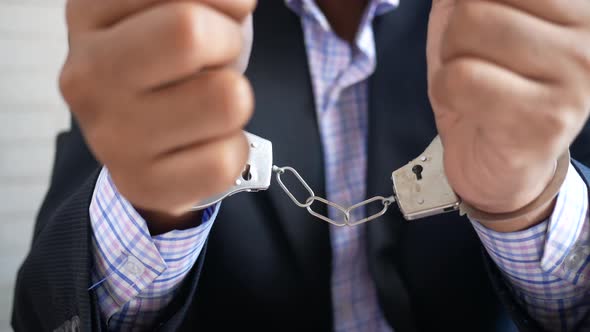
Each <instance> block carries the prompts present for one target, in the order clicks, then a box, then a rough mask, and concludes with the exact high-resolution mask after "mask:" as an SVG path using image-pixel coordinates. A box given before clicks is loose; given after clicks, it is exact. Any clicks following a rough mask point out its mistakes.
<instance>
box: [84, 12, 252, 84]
mask: <svg viewBox="0 0 590 332" xmlns="http://www.w3.org/2000/svg"><path fill="white" fill-rule="evenodd" d="M241 34H242V32H241V27H240V25H239V24H237V23H235V22H234V21H233V20H231V19H229V18H228V17H227V16H224V15H223V14H220V13H219V12H217V11H215V10H213V9H211V8H209V7H207V6H203V5H199V4H190V3H173V4H168V5H165V6H161V7H160V8H158V9H157V10H156V9H152V10H148V11H145V12H143V13H141V14H138V15H136V16H134V17H132V18H130V19H129V20H126V21H124V22H123V23H121V24H119V25H116V26H114V27H113V28H111V29H109V30H108V31H106V32H104V33H103V34H102V35H101V36H100V38H101V41H100V42H99V43H95V46H94V49H93V50H92V51H91V52H92V53H93V56H95V57H96V58H97V60H96V62H97V63H98V65H97V67H98V73H97V75H106V76H107V78H108V79H109V80H110V81H111V82H118V84H119V85H121V84H130V85H133V86H136V87H137V88H139V89H142V88H143V89H152V88H156V87H159V86H161V85H164V84H166V83H169V82H173V81H176V80H179V79H182V78H186V77H187V76H190V75H192V74H193V73H195V72H197V71H199V70H200V69H202V68H205V67H217V66H222V65H225V64H229V63H231V62H233V61H234V60H235V59H236V58H237V57H238V55H239V54H240V51H241V45H242V37H241ZM110 45H116V47H109V46H110Z"/></svg>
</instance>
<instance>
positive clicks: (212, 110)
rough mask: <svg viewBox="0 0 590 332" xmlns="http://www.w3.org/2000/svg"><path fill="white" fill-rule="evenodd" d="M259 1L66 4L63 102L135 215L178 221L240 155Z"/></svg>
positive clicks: (237, 166)
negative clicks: (137, 212)
mask: <svg viewBox="0 0 590 332" xmlns="http://www.w3.org/2000/svg"><path fill="white" fill-rule="evenodd" d="M254 7H255V0H199V1H197V0H194V1H189V0H187V1H181V0H178V1H171V0H134V1H121V0H100V1H96V0H69V1H68V3H67V22H68V30H69V41H70V51H69V55H68V57H67V60H66V62H65V64H64V66H63V70H62V73H61V77H60V88H61V92H62V94H63V96H64V99H65V100H66V102H67V103H68V104H69V106H70V109H71V111H72V113H73V114H74V116H75V117H76V119H77V121H78V123H79V124H80V128H81V130H82V133H83V135H84V138H85V139H86V141H87V143H88V145H89V147H90V149H91V150H92V152H93V154H94V155H95V157H96V158H97V159H98V160H99V161H100V162H101V163H103V164H104V165H105V166H106V167H107V168H108V170H109V172H110V174H111V177H112V179H113V181H114V183H115V184H116V186H117V188H118V190H119V191H120V192H121V193H122V194H123V196H125V198H127V199H128V200H129V201H130V202H131V203H132V204H133V205H134V206H135V207H136V208H138V209H140V210H146V211H150V212H151V211H153V212H156V213H161V214H165V215H173V216H174V215H182V214H183V213H185V212H187V211H189V210H190V208H191V206H192V205H193V204H194V203H196V202H198V201H199V200H201V199H204V198H206V197H209V196H211V195H214V194H216V193H218V192H221V191H223V190H225V189H227V188H229V187H230V186H231V185H232V183H233V181H234V180H235V178H236V177H237V176H238V175H239V174H240V171H241V169H242V168H243V166H244V165H245V163H246V160H247V157H248V145H247V141H246V138H245V136H244V134H243V133H242V128H243V127H244V125H245V124H246V122H247V121H248V119H249V117H250V115H251V112H252V109H253V96H252V92H251V88H250V85H249V83H248V82H247V81H246V79H245V78H244V77H243V76H242V72H243V71H244V69H245V66H246V63H247V61H248V57H249V53H250V44H251V40H252V26H251V19H250V17H251V15H250V14H251V12H252V11H253V9H254Z"/></svg>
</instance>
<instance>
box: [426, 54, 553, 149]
mask: <svg viewBox="0 0 590 332" xmlns="http://www.w3.org/2000/svg"><path fill="white" fill-rule="evenodd" d="M432 91H433V93H432V98H433V99H434V104H436V105H438V107H437V108H436V109H435V114H436V115H437V117H441V116H442V117H444V116H447V114H445V113H455V114H456V115H458V116H459V117H462V119H463V120H464V121H466V122H469V123H471V124H473V126H475V127H478V128H482V130H483V131H484V132H485V135H487V136H488V137H491V138H493V139H494V140H495V142H496V143H497V144H498V145H499V146H503V147H507V148H508V147H509V148H510V149H514V148H517V149H519V150H522V151H524V150H526V149H527V148H530V147H531V146H532V145H535V146H538V145H539V144H540V143H539V142H547V143H550V142H549V138H550V137H551V136H552V135H551V133H553V132H554V131H555V128H553V126H554V125H555V124H556V120H557V117H558V116H559V114H557V113H555V112H547V111H545V110H547V109H550V108H551V107H550V105H553V104H554V103H555V102H554V101H552V100H555V97H557V96H554V95H553V93H552V92H551V90H550V88H548V87H546V86H544V85H541V84H538V83H536V82H534V81H531V80H528V79H526V78H524V77H522V76H520V75H518V74H515V73H514V72H512V71H509V70H506V69H504V68H501V67H498V66H496V65H495V64H493V63H489V62H486V61H482V60H480V59H475V58H462V59H461V60H455V61H453V62H451V63H449V64H447V65H446V66H444V68H443V69H441V70H440V71H439V73H437V74H436V75H435V77H434V81H433V89H432ZM555 110H556V108H554V109H553V111H555ZM541 144H542V143H541ZM530 150H531V151H533V150H534V151H536V150H538V149H530Z"/></svg>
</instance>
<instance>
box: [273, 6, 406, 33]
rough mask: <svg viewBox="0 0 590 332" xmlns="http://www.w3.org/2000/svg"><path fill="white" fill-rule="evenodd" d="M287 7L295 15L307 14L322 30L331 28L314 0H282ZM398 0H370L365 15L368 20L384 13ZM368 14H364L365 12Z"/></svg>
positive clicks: (392, 8) (391, 8)
mask: <svg viewBox="0 0 590 332" xmlns="http://www.w3.org/2000/svg"><path fill="white" fill-rule="evenodd" d="M284 1H285V4H286V5H287V7H289V8H290V9H291V10H293V11H294V12H295V13H296V14H297V15H299V16H301V17H303V16H309V17H311V18H313V19H314V20H316V21H317V22H318V23H319V24H320V25H321V26H322V28H323V29H324V30H331V28H330V24H329V23H328V20H327V19H326V16H324V14H323V13H322V11H321V10H320V8H319V7H318V6H317V4H316V1H315V0H284ZM399 2H400V0H370V1H369V3H368V4H367V12H366V13H365V16H368V17H366V18H367V19H368V20H369V21H370V20H372V19H373V18H374V17H375V16H379V15H382V14H385V13H387V12H389V11H391V10H394V9H395V8H397V7H398V6H399ZM367 13H368V14H369V15H366V14H367Z"/></svg>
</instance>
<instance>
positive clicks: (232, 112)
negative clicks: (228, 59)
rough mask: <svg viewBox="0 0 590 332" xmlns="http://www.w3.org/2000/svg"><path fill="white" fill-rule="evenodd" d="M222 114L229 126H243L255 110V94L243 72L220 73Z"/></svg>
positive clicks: (227, 71) (229, 71)
mask: <svg viewBox="0 0 590 332" xmlns="http://www.w3.org/2000/svg"><path fill="white" fill-rule="evenodd" d="M217 84H219V86H220V90H219V91H220V93H221V96H220V97H219V100H220V102H221V103H222V104H221V109H222V114H224V116H225V119H224V121H225V123H226V125H227V126H228V128H231V129H237V128H241V127H243V126H244V125H245V124H246V123H247V122H248V120H249V119H250V117H251V115H252V112H253V110H254V96H253V92H252V87H251V86H250V83H249V82H248V80H247V79H246V78H245V77H244V76H242V75H241V74H239V73H237V72H235V71H232V70H225V71H222V72H220V74H219V75H218V82H217Z"/></svg>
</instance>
